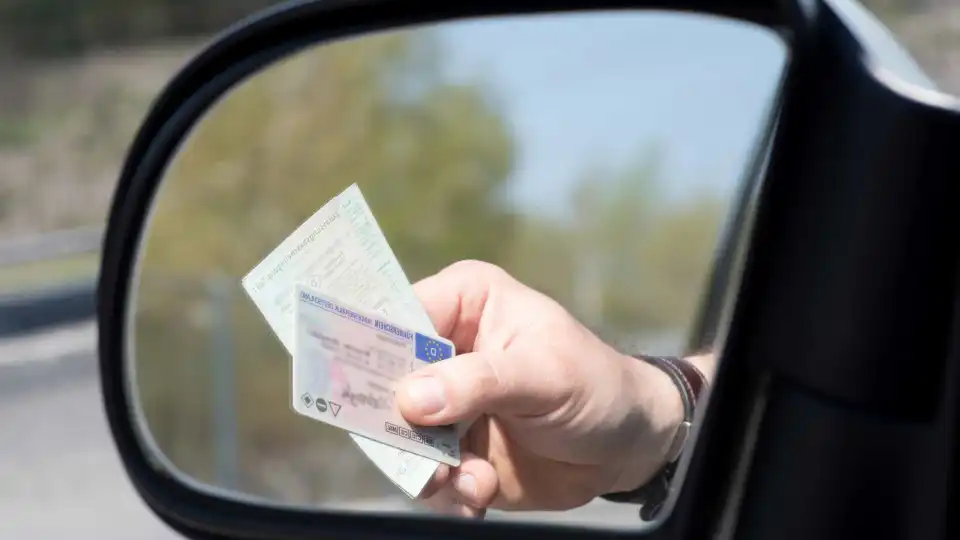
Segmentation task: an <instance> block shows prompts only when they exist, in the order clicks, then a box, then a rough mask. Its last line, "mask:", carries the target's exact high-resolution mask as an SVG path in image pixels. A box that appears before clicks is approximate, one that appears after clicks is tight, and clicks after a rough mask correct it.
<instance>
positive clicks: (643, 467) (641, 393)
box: [610, 356, 699, 492]
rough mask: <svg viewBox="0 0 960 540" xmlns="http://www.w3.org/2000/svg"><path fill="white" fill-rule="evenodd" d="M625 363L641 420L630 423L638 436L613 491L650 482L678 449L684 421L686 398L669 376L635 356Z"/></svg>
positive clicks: (633, 403)
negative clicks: (676, 444)
mask: <svg viewBox="0 0 960 540" xmlns="http://www.w3.org/2000/svg"><path fill="white" fill-rule="evenodd" d="M623 362H624V370H625V373H626V375H625V381H626V383H627V385H628V388H629V390H628V395H629V396H630V403H631V407H632V410H631V412H630V416H631V417H634V418H639V419H640V420H641V421H640V422H639V423H634V422H630V423H629V424H630V426H629V427H627V429H635V430H636V431H637V437H636V439H635V443H634V444H633V445H631V447H630V448H628V449H626V453H625V455H624V458H623V466H622V472H621V474H620V475H619V477H618V478H617V481H616V482H615V484H614V486H613V487H612V489H611V490H610V491H611V492H622V491H630V490H634V489H636V488H638V487H639V486H642V485H644V484H646V483H647V482H649V481H650V479H651V478H652V477H653V476H654V475H655V474H656V473H657V472H658V471H659V470H660V469H661V468H663V466H664V465H665V464H666V462H667V459H668V457H669V456H670V454H671V453H672V452H671V451H672V450H676V449H675V448H673V447H674V445H675V441H676V435H677V431H678V430H679V429H680V427H681V424H682V423H683V422H684V403H683V398H682V397H681V394H680V390H679V389H678V388H677V386H676V384H675V383H674V382H673V380H672V379H671V378H670V376H669V375H667V374H666V373H665V372H664V371H663V370H662V369H660V368H658V367H656V366H654V365H652V364H650V363H648V362H644V361H641V360H638V359H637V358H634V357H632V356H624V357H623ZM698 367H699V366H698ZM625 427H626V426H625Z"/></svg>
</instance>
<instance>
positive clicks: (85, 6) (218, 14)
mask: <svg viewBox="0 0 960 540" xmlns="http://www.w3.org/2000/svg"><path fill="white" fill-rule="evenodd" d="M275 3H277V0H204V1H203V2H197V1H195V0H84V1H83V2H78V1H76V0H0V51H3V52H4V53H6V54H8V55H11V56H13V57H20V58H23V57H37V56H41V57H44V56H63V55H76V54H78V53H83V52H86V51H89V50H93V49H100V48H116V47H122V46H129V45H133V44H137V45H140V44H145V43H150V42H153V41H157V40H159V39H170V38H185V37H188V38H193V37H197V36H205V35H208V34H210V33H212V32H216V31H219V30H220V29H221V28H223V27H225V26H227V25H228V24H231V23H233V22H234V21H236V20H238V19H240V18H241V17H244V16H246V15H248V14H250V13H253V12H255V11H257V10H260V9H263V8H264V7H267V6H270V5H271V4H275ZM38 29H43V30H42V31H38Z"/></svg>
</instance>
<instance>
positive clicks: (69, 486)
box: [0, 323, 638, 540]
mask: <svg viewBox="0 0 960 540" xmlns="http://www.w3.org/2000/svg"><path fill="white" fill-rule="evenodd" d="M94 344H95V336H94V326H93V323H85V324H82V325H76V326H73V327H69V328H64V329H59V330H58V331H56V332H48V333H45V334H40V335H37V336H31V337H27V338H19V339H17V340H7V341H3V342H0V540H20V539H26V538H29V539H31V540H63V539H64V538H71V539H75V538H96V539H98V540H114V539H116V540H129V539H131V538H136V539H138V540H174V539H178V538H182V537H181V536H179V535H177V534H176V533H174V532H173V531H172V530H170V529H169V528H167V527H166V525H164V524H163V523H161V522H160V521H159V520H157V518H156V517H155V516H154V515H153V514H152V513H151V512H150V510H149V509H148V508H147V507H146V506H145V505H144V504H143V503H142V502H141V501H140V499H139V498H138V497H137V495H136V493H135V492H134V490H133V487H132V486H131V485H130V482H129V481H128V480H127V478H126V476H125V474H124V472H123V470H122V468H121V465H120V461H119V458H118V456H117V454H116V451H115V450H114V447H113V444H112V441H111V440H110V435H109V431H108V428H107V425H106V421H105V418H104V416H103V412H102V410H101V404H100V398H99V387H98V381H97V375H96V360H95V356H94V354H93V352H92V351H93V350H94ZM346 506H349V507H352V508H356V509H361V508H362V509H370V510H381V511H391V510H393V511H396V510H402V509H404V508H406V507H407V503H406V501H405V500H404V499H403V498H397V499H390V500H382V501H366V502H354V503H348V504H346ZM488 519H522V520H531V519H535V520H544V521H553V522H558V521H559V522H570V523H572V524H584V525H597V526H611V525H620V526H623V527H636V526H638V518H637V515H636V511H635V510H633V509H631V508H629V507H627V506H623V505H614V504H610V503H602V502H600V503H596V504H593V505H588V506H587V507H584V508H583V509H579V510H576V511H573V512H566V513H542V514H540V513H536V514H521V515H517V514H513V515H504V514H497V513H494V514H493V515H491V516H489V518H488Z"/></svg>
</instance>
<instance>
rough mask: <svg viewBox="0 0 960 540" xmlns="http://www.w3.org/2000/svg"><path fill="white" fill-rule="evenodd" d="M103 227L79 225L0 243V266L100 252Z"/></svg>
mask: <svg viewBox="0 0 960 540" xmlns="http://www.w3.org/2000/svg"><path fill="white" fill-rule="evenodd" d="M102 238H103V227H81V228H78V229H67V230H62V231H55V232H51V233H43V234H35V235H30V236H22V237H19V238H15V239H12V240H7V241H5V242H0V267H3V266H16V265H18V264H29V263H33V262H40V261H47V260H51V259H60V258H64V257H71V256H76V255H83V254H86V253H96V252H97V251H100V244H101V240H102Z"/></svg>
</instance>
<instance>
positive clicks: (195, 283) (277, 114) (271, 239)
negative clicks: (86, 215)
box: [136, 30, 516, 502]
mask: <svg viewBox="0 0 960 540" xmlns="http://www.w3.org/2000/svg"><path fill="white" fill-rule="evenodd" d="M444 62H445V57H444V55H443V49H442V44H441V43H440V42H438V41H437V39H436V37H435V36H434V35H433V34H431V33H430V32H428V31H423V30H416V31H404V32H393V33H388V34H380V35H375V36H368V37H364V38H360V39H354V40H348V41H343V42H339V43H337V44H334V45H330V46H326V47H323V48H315V49H310V50H307V51H305V52H303V53H300V54H297V55H294V56H292V57H290V58H289V59H287V60H285V61H283V62H281V63H279V64H276V65H274V66H271V67H269V68H268V69H266V70H264V71H262V72H260V73H258V74H257V75H255V76H254V77H253V78H251V79H249V80H248V81H246V82H244V83H242V84H241V85H240V86H239V87H238V88H236V89H235V90H233V91H232V92H230V93H229V94H228V95H227V96H226V97H224V98H223V99H222V100H221V101H220V102H219V103H217V104H216V105H215V106H214V107H213V108H212V109H211V110H210V111H209V112H208V113H207V114H206V116H205V118H204V119H203V120H202V121H201V122H200V123H199V125H197V126H196V128H195V129H194V131H193V132H192V134H191V135H190V137H189V138H188V139H187V140H186V141H185V142H184V144H183V146H182V147H181V149H180V152H179V154H178V156H177V157H176V159H175V160H174V162H173V163H172V164H171V165H170V168H169V170H168V172H167V174H166V177H165V181H164V183H163V185H162V187H161V188H160V191H159V192H158V195H157V201H156V206H155V208H154V211H153V215H152V218H151V221H150V225H149V229H148V231H147V234H146V236H145V249H144V253H143V259H142V264H141V272H142V273H141V282H140V285H139V288H138V294H139V296H138V307H137V318H136V351H137V353H138V355H137V370H138V371H137V376H138V381H139V382H140V385H141V395H142V399H143V400H144V403H145V405H144V409H145V412H146V418H147V420H148V422H149V424H150V428H151V431H152V432H153V434H154V436H155V437H156V439H157V441H158V443H159V446H160V447H161V448H162V449H163V450H164V451H165V452H166V453H167V454H168V456H170V458H171V460H172V461H173V462H174V463H175V464H177V465H178V466H179V467H180V468H183V469H185V470H186V471H187V472H189V473H190V474H192V475H194V476H196V477H199V478H202V479H207V480H212V479H213V477H212V475H213V472H214V467H213V457H212V452H213V448H214V444H213V441H212V438H211V431H212V427H214V424H213V423H214V421H215V420H214V419H213V418H212V417H211V416H210V411H211V408H212V398H211V397H210V395H209V394H210V389H211V388H213V387H214V383H215V382H216V381H214V377H216V376H217V375H214V374H213V365H212V364H211V362H212V360H213V359H214V358H215V354H213V353H211V349H210V348H209V347H210V343H211V339H212V338H213V337H215V334H216V332H217V326H216V324H217V323H218V322H219V323H220V324H223V323H224V321H225V319H224V315H223V311H219V312H218V311H215V310H216V309H217V306H216V304H215V303H214V302H213V300H212V298H213V297H212V296H211V290H212V289H211V288H210V286H209V284H211V283H214V282H218V283H222V282H223V280H226V282H227V283H228V284H229V287H230V289H231V291H232V292H231V294H232V297H233V301H232V307H230V308H229V318H228V319H226V324H228V325H229V328H228V329H229V331H230V332H231V334H232V338H231V339H232V349H233V353H234V360H233V361H234V365H235V371H236V379H237V380H236V384H237V395H238V396H240V397H242V400H241V401H240V402H239V403H238V404H237V406H236V415H237V418H238V425H239V430H240V433H239V438H240V445H239V446H240V451H241V454H242V455H241V462H242V463H244V464H246V465H244V466H245V467H246V468H247V476H248V477H249V478H247V480H246V481H245V482H246V484H245V485H244V486H243V489H246V490H248V491H252V492H254V493H257V494H260V495H267V496H271V497H278V496H281V495H284V493H282V492H284V490H283V489H279V490H273V491H271V488H270V487H269V486H266V485H265V484H264V482H265V480H264V479H263V478H262V477H261V478H260V479H257V478H254V477H255V476H256V474H255V471H254V469H255V468H256V467H257V466H258V465H257V464H262V463H263V462H264V461H265V460H267V459H269V458H270V457H271V456H276V457H278V459H279V460H281V461H283V460H285V461H287V462H290V461H293V462H295V464H296V465H297V466H299V467H300V470H301V473H302V474H301V476H302V477H304V478H307V479H309V480H310V481H311V482H313V486H314V487H312V488H311V491H309V492H307V493H304V494H302V495H299V496H298V497H300V498H301V499H302V500H298V502H316V500H317V499H318V498H322V497H324V496H329V495H330V494H332V493H334V492H335V490H333V489H332V488H331V485H330V484H331V483H332V484H336V483H337V482H338V480H337V479H336V477H335V474H334V473H339V472H341V471H342V470H344V469H349V468H350V467H354V466H356V467H360V468H361V469H362V471H361V473H360V474H361V475H362V476H363V478H360V479H358V478H347V479H341V480H339V481H340V482H341V483H343V482H347V483H348V484H349V485H351V486H354V493H353V494H354V495H358V494H361V493H363V492H364V491H366V494H368V495H373V494H376V493H375V492H376V491H378V490H385V489H387V486H386V485H385V484H384V483H383V481H382V480H381V479H380V476H379V474H380V473H379V472H376V471H373V470H372V468H370V467H369V466H368V465H366V462H365V461H363V457H362V456H361V455H359V453H357V452H355V451H354V449H353V448H352V447H351V444H350V443H349V441H348V440H347V438H346V436H345V435H344V434H343V433H341V432H338V431H336V430H332V429H326V427H325V426H323V425H321V424H319V423H316V422H312V421H310V420H306V419H303V418H300V417H298V416H296V415H295V414H294V413H293V412H292V411H291V410H290V376H289V367H288V361H287V354H286V352H285V351H284V350H283V349H282V347H281V346H280V344H279V342H278V341H277V340H276V338H275V337H274V336H273V335H272V333H271V332H270V330H269V329H268V327H267V326H266V324H265V323H264V322H263V320H262V318H261V317H260V315H259V313H258V312H257V311H256V308H255V307H254V306H253V304H252V302H250V301H249V300H248V299H247V298H245V297H244V296H243V294H242V293H241V290H240V278H241V277H242V276H243V275H244V274H246V272H247V271H249V270H250V269H251V268H252V267H253V266H254V265H255V264H256V263H257V262H259V260H260V259H262V258H263V257H264V256H265V255H266V254H267V253H268V252H269V251H270V250H271V249H273V247H275V246H276V245H277V244H278V243H279V242H280V241H281V240H283V238H284V237H286V236H287V235H288V234H289V233H290V232H291V231H292V230H293V229H294V228H296V227H297V226H298V225H299V224H300V223H302V222H303V220H305V219H306V218H307V217H309V216H310V215H311V214H312V213H313V212H315V211H316V210H317V209H318V208H319V207H320V206H321V205H322V204H324V203H325V202H326V201H327V200H329V199H330V198H331V197H333V196H334V195H336V194H337V193H339V192H340V191H342V190H343V189H344V188H346V187H347V186H348V185H349V184H350V183H353V182H356V183H357V184H358V185H359V186H360V188H361V190H362V191H363V193H364V196H365V197H366V198H367V200H368V202H369V204H370V206H371V209H372V210H373V213H374V214H375V215H376V217H377V220H378V222H379V224H380V225H381V228H382V229H383V230H384V233H385V235H386V237H387V239H388V241H389V242H390V244H391V246H392V247H393V249H394V251H395V252H396V254H397V257H398V259H399V260H400V262H401V264H402V265H403V267H404V269H405V271H406V273H407V275H408V277H409V278H410V279H411V280H412V281H414V280H417V279H419V278H420V277H423V276H425V275H427V274H430V273H433V272H435V271H437V270H439V269H440V268H441V267H442V266H444V265H446V264H448V263H450V262H453V261H455V260H458V259H464V258H479V259H484V260H488V261H491V262H494V263H499V264H504V261H505V257H506V256H507V254H508V253H509V252H510V250H511V249H512V248H511V239H512V238H513V236H514V235H513V233H514V229H515V224H516V216H514V215H513V214H512V213H511V211H509V210H507V209H506V207H505V206H503V205H502V204H501V202H500V201H501V191H502V190H501V188H502V186H503V185H504V183H505V182H506V181H507V179H508V177H509V174H510V171H511V170H512V167H513V160H514V156H513V152H514V150H513V141H512V139H511V137H510V135H509V132H508V128H507V126H506V125H505V123H504V122H503V120H502V119H501V117H500V113H499V111H498V110H497V108H496V107H495V106H494V103H495V101H494V99H493V98H494V97H495V96H493V95H492V94H491V93H490V90H489V89H487V88H485V87H483V86H478V85H464V84H457V83H454V82H451V81H449V80H447V79H446V78H445V76H444V72H443V67H444ZM221 309H222V308H221ZM317 447H323V448H326V450H325V453H326V454H328V459H333V461H332V462H330V463H328V464H327V465H326V469H324V470H318V471H317V472H316V474H314V475H311V474H309V470H310V467H311V466H316V462H317V459H316V455H317V454H316V452H315V451H312V452H311V453H310V454H309V455H308V456H306V457H302V461H299V462H297V460H298V459H301V458H300V457H296V455H295V453H296V452H298V451H299V450H300V449H307V448H310V449H314V450H315V449H316V448H317ZM297 455H298V454H297ZM291 456H294V457H291ZM349 460H354V461H353V462H349V463H348V461H349ZM351 463H352V464H351ZM358 463H362V465H357V464H358ZM304 471H307V472H304ZM378 482H379V483H378ZM356 486H360V487H356ZM371 491H372V493H371ZM350 494H351V493H350V492H349V490H348V491H344V490H343V489H341V490H340V491H339V493H338V496H340V497H343V496H349V495H350ZM285 496H290V494H289V493H285ZM295 498H296V497H295Z"/></svg>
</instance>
